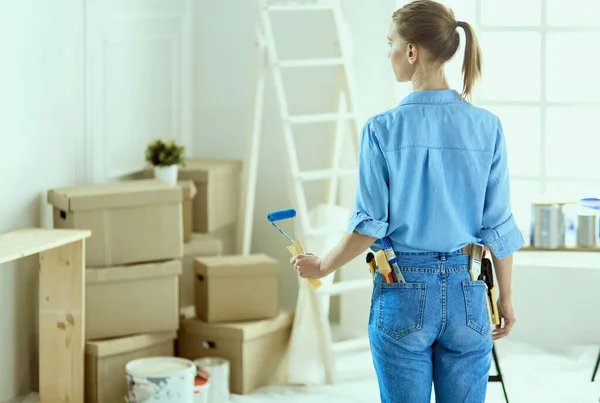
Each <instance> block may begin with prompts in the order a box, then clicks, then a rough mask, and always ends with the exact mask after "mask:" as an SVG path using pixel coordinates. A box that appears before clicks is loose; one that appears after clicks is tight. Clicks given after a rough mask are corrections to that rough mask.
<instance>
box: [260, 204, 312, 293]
mask: <svg viewBox="0 0 600 403" xmlns="http://www.w3.org/2000/svg"><path fill="white" fill-rule="evenodd" d="M294 217H296V210H295V209H293V208H290V209H285V210H278V211H273V212H271V213H268V214H267V220H269V222H270V223H271V224H273V226H274V227H275V228H277V231H279V232H280V233H281V234H283V236H285V237H286V238H287V239H289V241H290V242H291V243H292V244H291V245H289V246H288V247H287V249H288V251H290V253H291V254H292V256H296V255H304V248H303V247H302V243H300V241H298V240H296V241H294V240H293V239H292V238H291V237H290V236H289V235H288V234H286V233H285V231H284V230H282V229H281V228H279V227H278V226H277V224H275V222H276V221H282V220H287V219H290V218H294ZM307 280H308V283H309V284H310V286H311V287H312V288H313V289H314V290H316V289H317V288H319V287H321V285H322V283H321V280H319V279H318V278H309V279H307Z"/></svg>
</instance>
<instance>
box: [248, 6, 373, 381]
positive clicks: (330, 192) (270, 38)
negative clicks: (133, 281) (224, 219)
mask: <svg viewBox="0 0 600 403" xmlns="http://www.w3.org/2000/svg"><path fill="white" fill-rule="evenodd" d="M259 7H260V8H259V12H260V22H259V24H258V26H257V32H256V35H257V40H258V44H259V48H260V49H261V51H262V52H264V56H265V58H264V63H265V64H264V66H263V67H264V68H263V69H261V70H260V72H259V76H258V77H259V78H258V81H257V87H256V93H255V96H256V99H255V115H254V116H255V119H254V127H253V133H254V134H253V140H252V141H251V142H250V145H249V149H250V150H254V151H250V155H253V158H252V159H251V160H250V163H249V166H248V167H247V170H248V172H249V173H248V175H250V178H249V179H248V181H249V182H252V181H255V175H256V165H257V160H258V157H257V155H258V138H259V135H260V131H261V125H260V120H261V116H262V107H263V99H262V98H263V96H264V85H265V74H266V73H265V72H266V71H267V70H269V71H270V73H271V75H272V78H273V83H274V88H275V92H276V98H277V103H278V105H279V112H280V115H281V120H282V123H283V135H284V139H285V157H286V159H287V170H288V179H289V181H288V184H289V190H290V193H291V200H292V204H293V207H294V208H295V209H296V210H297V218H296V220H297V221H296V222H297V223H298V224H299V225H297V227H296V239H300V240H301V241H302V243H303V244H304V246H305V249H306V250H307V251H311V252H315V253H323V252H316V250H315V249H314V247H315V246H314V245H322V244H323V240H324V239H329V240H330V241H331V239H332V238H333V239H339V238H340V237H341V236H342V234H343V233H344V232H345V231H346V226H347V222H348V219H349V214H350V213H351V211H350V210H348V209H347V208H346V210H348V211H347V215H346V216H345V217H344V220H343V222H337V223H328V222H326V221H327V219H328V217H330V216H332V215H335V214H329V212H328V211H329V210H328V209H330V210H331V211H332V212H333V213H339V212H343V211H345V210H344V207H343V206H342V205H341V204H340V203H339V192H340V180H342V179H344V178H357V177H358V170H357V167H358V161H357V159H358V145H359V124H358V122H357V117H356V111H355V107H356V102H355V98H356V89H355V84H354V72H353V68H352V65H351V60H350V56H349V48H348V41H350V38H348V36H347V31H345V29H344V28H345V25H344V21H343V16H342V9H341V1H340V0H330V1H325V0H316V1H293V2H291V1H269V0H261V1H259ZM279 13H294V14H292V15H295V16H298V15H299V13H315V14H314V15H317V14H319V13H329V15H330V16H331V17H332V23H333V24H334V26H335V32H336V33H337V36H338V37H337V40H338V43H339V45H340V46H339V54H338V55H334V56H332V57H325V58H312V59H303V58H294V59H284V60H282V59H281V58H280V57H279V56H278V53H279V52H278V49H277V46H276V35H277V34H278V33H277V32H274V31H275V30H274V27H273V23H272V19H273V18H277V16H276V15H277V14H279ZM304 15H305V16H306V15H307V14H304ZM321 17H322V15H321ZM287 34H288V35H290V34H289V32H288V33H287ZM298 35H303V33H302V32H298ZM332 66H337V67H339V69H340V72H341V73H342V74H341V75H342V76H343V78H344V80H343V84H342V85H340V86H339V88H336V90H335V91H336V94H335V96H336V97H337V99H338V101H339V102H338V105H337V111H336V110H335V109H334V111H333V112H332V111H323V112H320V113H310V114H293V113H291V111H290V106H289V100H288V95H287V94H286V88H285V83H284V77H283V71H285V70H289V69H313V71H315V72H317V71H318V68H323V67H332ZM326 122H330V123H334V124H335V132H334V133H333V134H332V136H331V137H332V138H330V140H332V142H327V141H326V139H322V141H323V144H321V145H317V144H315V145H314V147H328V148H329V149H330V156H329V157H330V167H329V168H327V169H319V170H311V171H303V170H301V169H300V159H301V158H302V156H301V155H299V153H298V150H297V147H296V140H297V138H296V137H295V136H296V134H295V130H296V129H297V128H298V127H299V126H301V125H307V124H316V123H326ZM348 144H349V145H351V152H350V153H349V154H346V153H344V152H343V150H344V146H345V145H348ZM252 153H253V154H252ZM304 158H311V155H308V156H304ZM313 158H314V157H313ZM342 158H345V159H347V158H351V159H352V161H353V164H352V165H353V166H352V167H351V168H346V167H344V168H342V167H341V162H342ZM252 172H253V173H254V179H252V174H251V173H252ZM312 181H326V186H324V187H323V193H324V194H323V196H324V198H325V203H323V204H321V205H319V206H318V207H317V208H318V209H321V211H320V215H321V216H324V217H321V219H319V218H318V217H317V218H316V219H315V217H316V216H318V215H319V212H315V209H309V206H308V202H307V195H306V192H305V189H304V186H305V184H306V183H308V182H312ZM249 197H254V195H253V194H252V191H251V192H250V196H249ZM352 201H353V200H352ZM338 215H339V214H338ZM249 225H251V224H250V223H249V222H248V223H247V225H246V228H245V230H246V233H247V234H248V232H249V229H248V226H249ZM248 237H249V235H248V236H246V239H247V238H248ZM247 244H248V241H246V249H247V248H248V247H249V246H248V245H247ZM329 244H331V242H329ZM310 245H313V246H310ZM362 264H363V265H364V266H365V269H364V270H365V277H364V279H359V280H349V281H336V282H333V276H329V277H332V278H330V279H328V278H326V279H323V286H322V287H321V288H320V289H318V290H310V291H308V292H309V293H310V297H309V298H308V299H311V302H310V303H311V304H312V305H313V306H317V307H318V311H319V312H318V316H319V318H318V323H319V325H318V326H319V327H320V329H319V334H320V335H321V336H320V337H322V338H323V340H322V344H321V347H320V350H321V353H322V354H321V358H322V365H323V370H324V373H325V379H326V382H327V383H330V384H331V383H334V382H335V380H334V379H335V376H334V362H333V355H334V353H336V352H342V351H347V350H350V349H357V348H368V339H367V338H366V337H359V338H352V339H347V340H343V341H339V342H334V340H333V337H332V329H331V323H330V322H329V303H330V298H331V297H332V296H337V295H342V294H346V293H350V292H353V291H356V290H365V289H367V288H370V287H372V280H371V277H370V275H369V274H368V270H367V268H366V263H365V262H364V257H362ZM336 277H337V276H336ZM326 280H329V281H326ZM301 288H302V283H301ZM307 288H308V287H307ZM301 291H302V290H301ZM304 302H305V303H307V304H308V303H309V302H307V301H306V300H305V301H304ZM298 309H303V307H297V310H298ZM297 312H298V311H297Z"/></svg>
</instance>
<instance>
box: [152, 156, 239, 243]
mask: <svg viewBox="0 0 600 403" xmlns="http://www.w3.org/2000/svg"><path fill="white" fill-rule="evenodd" d="M241 172H242V163H241V161H239V160H231V159H217V158H189V159H186V161H185V167H180V168H179V172H178V179H180V180H192V181H194V184H195V185H196V188H197V190H198V193H197V194H196V198H195V199H194V226H193V230H194V232H202V233H209V232H212V231H214V230H216V229H219V228H222V227H225V226H227V225H228V224H231V223H234V222H235V221H236V220H237V218H238V209H239V202H240V200H239V199H240V186H241ZM143 175H144V176H145V177H146V178H151V177H153V176H154V171H153V169H152V168H147V169H145V170H144V172H143Z"/></svg>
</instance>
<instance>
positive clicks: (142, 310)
mask: <svg viewBox="0 0 600 403" xmlns="http://www.w3.org/2000/svg"><path fill="white" fill-rule="evenodd" d="M85 275H86V279H85V282H86V290H85V336H86V339H87V340H95V339H103V338H109V337H120V336H128V335H132V334H138V333H152V332H161V331H169V330H177V328H178V326H179V276H180V275H181V261H180V260H171V261H167V262H161V263H146V264H140V265H134V266H121V267H110V268H104V269H87V270H86V272H85Z"/></svg>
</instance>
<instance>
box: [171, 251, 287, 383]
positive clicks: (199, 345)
mask: <svg viewBox="0 0 600 403" xmlns="http://www.w3.org/2000/svg"><path fill="white" fill-rule="evenodd" d="M195 269H196V280H195V281H196V290H195V294H196V314H197V318H190V319H187V320H184V321H183V322H182V324H181V327H180V330H179V337H178V355H180V356H181V357H185V358H189V359H197V358H203V357H215V356H216V357H220V358H225V359H227V360H228V361H230V366H231V377H230V379H229V387H230V390H231V392H233V393H239V394H244V393H249V392H251V391H253V390H254V389H256V388H257V387H260V386H265V385H267V384H268V382H269V380H270V379H271V378H272V377H273V376H275V372H276V369H277V365H278V363H279V361H280V360H281V359H282V358H283V355H284V353H285V350H286V346H287V343H288V340H289V337H290V333H291V325H292V313H291V312H288V311H283V310H280V309H279V290H278V282H279V280H278V278H279V276H278V274H279V262H278V261H277V260H275V259H273V258H271V257H269V256H267V255H264V254H253V255H249V256H243V255H226V256H216V257H204V258H197V259H196V261H195Z"/></svg>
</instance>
